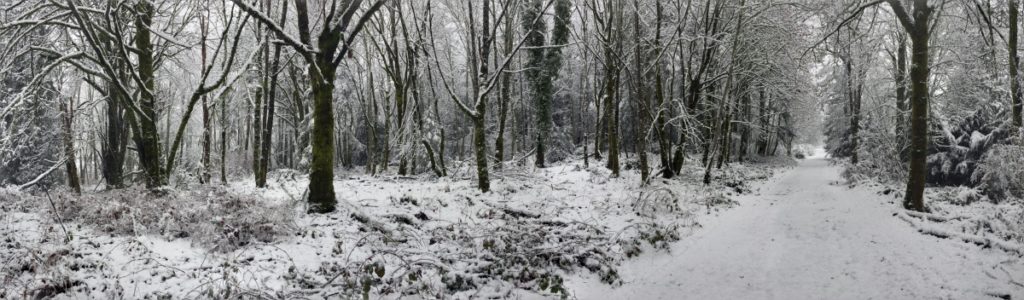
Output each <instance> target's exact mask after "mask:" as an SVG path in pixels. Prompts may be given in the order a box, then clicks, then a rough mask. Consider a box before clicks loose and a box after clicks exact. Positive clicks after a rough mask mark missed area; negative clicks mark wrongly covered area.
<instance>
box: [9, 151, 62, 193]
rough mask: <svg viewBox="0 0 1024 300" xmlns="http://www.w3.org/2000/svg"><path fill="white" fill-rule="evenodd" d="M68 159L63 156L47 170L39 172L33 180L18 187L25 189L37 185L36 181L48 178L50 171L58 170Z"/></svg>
mask: <svg viewBox="0 0 1024 300" xmlns="http://www.w3.org/2000/svg"><path fill="white" fill-rule="evenodd" d="M67 160H68V159H67V157H65V158H62V159H61V160H60V161H58V162H57V163H55V164H53V166H52V167H50V168H49V169H47V170H46V172H43V173H42V174H39V176H36V178H35V179H32V181H29V182H26V183H25V184H22V185H20V186H18V189H19V190H24V189H26V188H29V187H31V186H33V185H35V184H36V183H39V181H41V180H43V178H46V176H47V175H50V173H53V171H56V170H57V169H59V168H60V166H62V165H64V162H65V161H67Z"/></svg>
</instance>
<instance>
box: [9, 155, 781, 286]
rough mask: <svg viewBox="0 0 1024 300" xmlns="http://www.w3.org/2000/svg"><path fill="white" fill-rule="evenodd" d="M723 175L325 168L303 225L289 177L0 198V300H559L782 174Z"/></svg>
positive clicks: (295, 177) (745, 168)
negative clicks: (330, 186) (573, 282)
mask: <svg viewBox="0 0 1024 300" xmlns="http://www.w3.org/2000/svg"><path fill="white" fill-rule="evenodd" d="M759 160H760V162H752V163H744V164H731V165H728V166H726V167H725V168H723V169H722V170H716V171H715V176H714V178H713V179H714V180H713V181H714V183H713V184H711V185H708V186H705V185H703V184H702V183H701V177H702V171H703V169H702V168H700V167H699V166H697V165H696V164H690V166H687V167H686V169H685V170H684V172H683V173H684V175H683V176H678V177H676V178H674V179H672V180H665V179H662V178H660V177H659V178H655V179H653V180H652V181H651V182H650V183H649V184H648V185H646V186H641V185H640V184H639V183H640V178H639V175H638V174H637V172H635V170H630V166H632V164H633V163H635V161H632V160H627V161H626V163H625V164H624V170H623V172H622V176H618V177H616V176H611V174H610V173H609V171H608V170H607V169H606V168H604V166H603V164H601V163H600V162H594V163H591V164H590V166H589V167H586V166H584V165H583V164H582V162H580V161H569V162H563V163H559V164H556V165H553V166H551V167H548V168H545V169H535V168H533V167H529V166H511V165H509V166H506V170H504V171H498V172H495V173H494V174H492V191H491V192H489V193H480V192H479V190H478V189H476V188H475V187H474V184H473V183H474V180H473V177H472V176H471V174H472V173H470V172H469V171H470V170H471V169H470V167H471V165H466V164H463V165H461V166H459V165H456V166H453V168H452V170H451V172H450V173H451V176H450V177H445V178H436V177H433V176H431V175H421V176H392V175H377V176H369V175H366V174H364V173H361V172H360V171H359V170H352V171H345V170H340V172H339V174H337V175H336V178H337V179H336V181H335V189H336V191H337V196H338V199H339V203H338V211H337V212H334V213H330V214H325V215H316V214H314V215H309V214H306V213H305V203H304V202H303V201H302V200H301V199H302V194H303V190H304V189H305V186H306V184H307V182H308V179H307V178H306V177H305V175H304V174H301V173H300V172H295V171H287V170H281V171H276V172H274V173H273V174H272V176H270V179H269V180H268V181H269V184H268V187H267V188H258V189H257V188H255V187H254V186H253V183H252V180H251V179H249V180H239V181H236V182H232V183H231V184H228V185H202V184H195V183H189V182H188V181H184V182H183V183H179V184H177V185H176V186H174V187H169V188H165V189H160V190H156V191H148V190H145V189H142V188H138V187H133V188H126V189H116V190H105V189H103V188H95V189H94V188H89V189H88V191H87V192H85V193H83V194H82V195H81V196H78V195H74V194H71V193H69V192H67V191H60V190H54V191H50V192H49V193H48V194H47V193H29V192H24V191H18V190H14V189H0V211H2V213H0V299H3V298H51V297H55V298H63V299H82V298H93V299H140V298H148V299H168V298H173V299H193V298H219V299H224V298H229V299H230V298H238V297H241V298H247V299H248V298H257V299H304V298H305V299H318V298H344V299H348V298H360V297H369V298H373V299H377V298H413V299H417V298H423V299H437V298H444V299H449V298H455V299H469V298H473V299H477V298H492V299H493V298H518V297H529V296H537V297H545V298H559V297H563V296H565V297H571V296H572V295H574V294H575V293H576V291H571V290H568V289H566V288H565V286H564V284H563V282H564V280H563V278H565V277H566V276H569V275H571V274H577V273H588V274H594V275H595V276H597V278H599V280H600V281H601V282H605V284H609V285H619V284H621V283H622V278H621V277H620V276H619V274H618V265H619V264H620V263H622V262H623V261H626V260H628V259H629V258H631V257H636V256H637V255H640V254H642V253H648V252H659V251H667V249H668V248H669V245H670V243H672V242H675V241H678V240H680V239H684V238H686V237H687V236H689V235H690V234H692V233H693V232H696V231H698V230H699V229H700V228H701V224H700V223H699V222H698V221H697V219H698V218H704V217H706V216H713V215H715V214H718V213H720V212H722V211H724V210H727V209H729V208H730V207H732V206H733V205H735V202H734V201H733V200H731V199H732V198H733V197H735V196H737V195H739V194H745V193H751V192H753V190H752V189H751V185H752V184H753V183H755V182H758V181H764V180H767V179H769V178H771V177H772V176H773V175H774V174H775V173H777V172H778V171H780V170H785V169H788V168H791V167H792V166H793V165H795V163H794V162H793V161H792V160H791V159H788V158H767V159H760V158H759Z"/></svg>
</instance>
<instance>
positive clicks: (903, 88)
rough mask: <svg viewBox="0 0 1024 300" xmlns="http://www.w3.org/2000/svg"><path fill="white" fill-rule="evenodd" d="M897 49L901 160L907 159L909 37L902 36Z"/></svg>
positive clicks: (897, 105)
mask: <svg viewBox="0 0 1024 300" xmlns="http://www.w3.org/2000/svg"><path fill="white" fill-rule="evenodd" d="M898 39H899V45H898V46H897V47H899V48H898V49H896V139H897V143H898V145H899V147H900V149H899V155H900V160H902V161H906V159H907V155H908V153H907V148H906V145H907V120H906V114H907V37H906V35H904V34H900V35H899V37H898Z"/></svg>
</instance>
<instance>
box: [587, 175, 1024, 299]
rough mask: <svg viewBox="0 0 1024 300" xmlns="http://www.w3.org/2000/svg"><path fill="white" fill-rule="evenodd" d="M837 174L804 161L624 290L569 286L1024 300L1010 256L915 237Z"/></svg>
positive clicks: (642, 266)
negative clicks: (842, 180)
mask: <svg viewBox="0 0 1024 300" xmlns="http://www.w3.org/2000/svg"><path fill="white" fill-rule="evenodd" d="M838 172H839V171H838V169H837V168H836V167H833V166H829V165H828V163H827V162H826V161H825V160H823V159H811V160H807V161H804V162H801V164H800V166H799V167H797V168H796V169H794V170H792V171H789V172H786V173H783V174H782V175H780V176H779V177H777V178H774V179H773V180H771V181H769V182H767V183H766V184H765V185H764V186H762V187H761V190H760V194H759V195H752V196H745V197H741V198H739V199H738V201H739V202H740V203H741V205H740V206H739V207H736V208H733V209H731V210H729V211H727V212H725V213H723V214H722V215H721V216H718V217H711V218H708V219H710V220H705V221H704V222H703V223H704V225H705V228H704V229H702V230H699V231H698V233H696V234H695V235H693V236H690V237H686V238H683V240H682V241H680V242H678V243H677V244H675V245H673V247H672V252H671V253H664V252H661V253H653V252H648V254H645V255H642V256H641V257H639V258H636V259H634V260H630V261H627V262H625V263H624V265H622V266H621V269H620V272H621V275H622V277H623V280H624V281H625V284H624V285H623V286H621V287H618V288H615V287H610V286H607V285H604V284H601V283H600V282H599V281H598V280H597V279H596V278H592V277H576V278H570V279H569V280H568V282H567V286H568V287H569V288H570V290H571V291H572V292H573V293H574V296H576V297H577V298H579V299H997V298H995V297H993V296H992V295H993V294H994V295H999V294H1003V295H1005V294H1009V295H1012V296H1013V297H1012V298H1013V299H1024V287H1020V286H1016V285H1013V284H1011V283H1009V280H1008V279H1007V278H1008V274H1013V275H1012V276H1013V277H1016V280H1017V281H1018V282H1020V281H1021V280H1022V279H1024V272H1022V271H1024V268H1021V267H1020V266H1019V265H1016V264H1009V265H1007V263H1006V259H1007V257H1009V256H1008V255H1007V254H1005V253H1002V252H998V251H996V250H990V249H982V248H980V247H978V246H974V245H969V244H963V243H959V242H955V241H951V240H944V239H939V238H935V237H931V236H926V235H922V234H920V233H917V232H916V231H915V230H913V229H912V228H911V227H909V225H908V224H906V223H904V222H903V221H901V220H899V219H897V218H896V217H893V209H894V207H895V205H893V204H890V203H889V202H888V201H889V198H885V199H883V198H881V197H880V196H877V195H875V194H873V193H871V192H870V191H867V190H863V189H850V188H848V187H846V186H844V185H836V184H834V183H835V182H836V181H838V180H840V177H839V174H838ZM1018 262H1019V261H1018ZM1004 269H1005V270H1007V271H1005V272H1004V271H1003V270H1004ZM1017 272H1021V273H1017Z"/></svg>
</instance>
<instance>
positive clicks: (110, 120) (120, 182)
mask: <svg viewBox="0 0 1024 300" xmlns="http://www.w3.org/2000/svg"><path fill="white" fill-rule="evenodd" d="M107 95H108V98H107V101H106V102H107V108H106V115H107V128H106V136H105V137H104V140H103V145H102V147H101V149H102V157H101V160H100V161H101V168H102V169H103V179H104V181H105V182H106V183H107V188H121V187H123V186H124V160H125V153H126V150H127V146H128V143H127V139H128V130H127V128H126V127H127V124H126V123H125V111H124V108H123V106H122V101H124V100H123V99H121V98H120V97H122V96H121V93H118V92H116V87H113V86H112V84H110V83H108V85H107Z"/></svg>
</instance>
